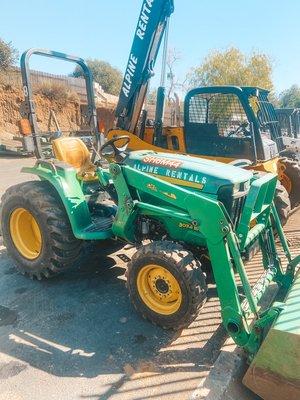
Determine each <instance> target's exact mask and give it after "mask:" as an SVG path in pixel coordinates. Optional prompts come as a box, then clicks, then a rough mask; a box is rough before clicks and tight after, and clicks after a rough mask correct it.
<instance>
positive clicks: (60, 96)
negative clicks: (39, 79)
mask: <svg viewBox="0 0 300 400" xmlns="http://www.w3.org/2000/svg"><path fill="white" fill-rule="evenodd" d="M34 93H35V94H40V95H42V96H44V97H46V98H47V99H49V100H50V101H56V102H57V103H58V104H60V105H61V106H65V105H66V104H67V103H68V102H76V103H78V102H79V98H78V96H77V94H76V93H74V92H73V91H71V90H70V89H69V88H68V86H66V85H64V84H62V83H56V82H48V81H45V82H43V83H40V84H39V85H37V86H36V87H35V88H34Z"/></svg>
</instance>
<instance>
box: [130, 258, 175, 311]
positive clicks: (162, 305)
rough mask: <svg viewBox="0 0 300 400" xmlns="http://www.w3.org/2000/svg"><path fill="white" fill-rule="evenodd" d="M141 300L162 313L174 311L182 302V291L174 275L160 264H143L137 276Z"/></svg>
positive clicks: (153, 309)
mask: <svg viewBox="0 0 300 400" xmlns="http://www.w3.org/2000/svg"><path fill="white" fill-rule="evenodd" d="M137 288H138V292H139V295H140V297H141V300H142V301H143V302H144V303H145V304H146V305H147V306H148V307H149V308H150V309H151V310H152V311H154V312H156V313H158V314H162V315H172V314H174V313H176V312H177V311H178V310H179V308H180V306H181V302H182V292H181V288H180V285H179V283H178V281H177V279H176V278H175V276H174V275H173V274H172V273H171V272H170V271H168V270H167V269H166V268H164V267H162V266H160V265H154V264H150V265H146V266H144V267H143V268H142V269H141V270H140V272H139V274H138V277H137Z"/></svg>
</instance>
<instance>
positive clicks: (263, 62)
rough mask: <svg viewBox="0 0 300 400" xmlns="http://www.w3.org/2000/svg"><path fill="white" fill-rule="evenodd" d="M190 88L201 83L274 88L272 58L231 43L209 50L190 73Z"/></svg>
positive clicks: (202, 84)
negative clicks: (217, 49)
mask: <svg viewBox="0 0 300 400" xmlns="http://www.w3.org/2000/svg"><path fill="white" fill-rule="evenodd" d="M188 82H189V86H190V87H191V88H193V87H198V86H214V85H236V86H259V87H262V88H264V89H268V90H273V82H272V62H271V60H270V58H269V57H268V56H267V55H266V54H263V53H259V52H254V53H252V54H250V55H245V54H243V53H242V52H241V51H240V50H239V49H237V48H235V47H231V48H229V49H227V50H225V51H223V52H222V51H214V52H212V53H210V54H209V55H208V56H207V57H206V58H205V60H204V62H203V63H202V64H201V65H200V66H199V67H196V68H194V69H193V70H192V72H191V73H190V74H189V76H188Z"/></svg>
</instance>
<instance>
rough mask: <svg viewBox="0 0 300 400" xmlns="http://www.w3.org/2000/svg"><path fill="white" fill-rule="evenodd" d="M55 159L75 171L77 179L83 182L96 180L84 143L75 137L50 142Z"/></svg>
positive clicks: (93, 167) (94, 169)
mask: <svg viewBox="0 0 300 400" xmlns="http://www.w3.org/2000/svg"><path fill="white" fill-rule="evenodd" d="M52 148H53V153H54V155H55V158H56V159H57V160H59V161H63V162H65V163H67V164H69V165H71V166H72V167H73V168H75V169H76V171H77V177H78V179H80V180H84V181H95V180H97V179H98V178H97V175H96V172H95V171H96V168H95V166H94V165H93V163H92V162H91V155H90V152H89V150H88V148H87V147H86V145H85V144H84V142H83V141H82V140H81V139H79V138H76V137H65V138H59V139H56V140H53V141H52Z"/></svg>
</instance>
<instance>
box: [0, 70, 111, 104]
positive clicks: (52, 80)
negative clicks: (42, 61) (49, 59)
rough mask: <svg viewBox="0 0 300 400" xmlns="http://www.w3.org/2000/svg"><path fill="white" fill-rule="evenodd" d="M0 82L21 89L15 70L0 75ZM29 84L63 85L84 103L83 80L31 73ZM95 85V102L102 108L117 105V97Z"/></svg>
mask: <svg viewBox="0 0 300 400" xmlns="http://www.w3.org/2000/svg"><path fill="white" fill-rule="evenodd" d="M0 82H1V83H3V84H6V85H11V86H13V87H18V88H20V89H21V88H22V78H21V71H20V70H19V69H18V68H16V69H14V70H11V71H7V72H5V73H1V74H0ZM31 82H32V85H33V88H35V87H38V86H39V85H44V84H49V85H51V84H61V85H65V86H66V87H67V88H68V90H70V91H72V92H74V93H76V94H77V96H78V98H79V100H80V102H81V103H86V100H87V98H86V87H85V80H84V79H83V78H74V77H71V76H67V75H55V74H50V73H47V72H41V71H35V70H32V71H31ZM94 85H95V97H96V101H98V103H100V104H101V105H103V106H109V107H113V106H115V105H116V104H117V100H118V98H117V96H113V95H110V94H108V93H105V92H104V90H103V89H102V87H101V86H100V85H99V84H98V83H94Z"/></svg>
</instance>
